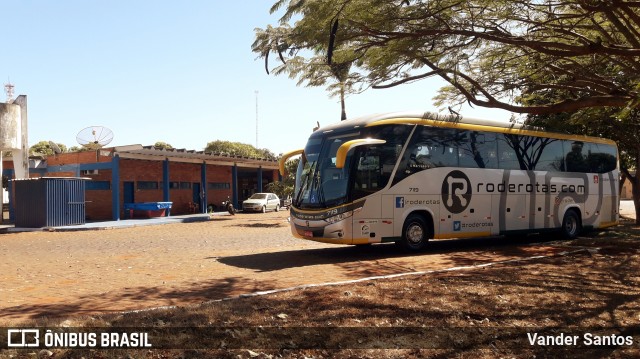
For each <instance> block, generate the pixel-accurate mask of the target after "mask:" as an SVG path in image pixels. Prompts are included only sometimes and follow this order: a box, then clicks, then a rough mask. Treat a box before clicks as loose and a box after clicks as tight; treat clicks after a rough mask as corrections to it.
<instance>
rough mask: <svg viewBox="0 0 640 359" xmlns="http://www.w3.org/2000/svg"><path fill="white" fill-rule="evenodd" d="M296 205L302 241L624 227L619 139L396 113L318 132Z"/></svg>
mask: <svg viewBox="0 0 640 359" xmlns="http://www.w3.org/2000/svg"><path fill="white" fill-rule="evenodd" d="M298 154H301V159H300V164H299V166H298V170H297V176H296V186H295V192H294V195H293V201H292V205H291V209H290V215H291V231H292V233H293V235H294V236H295V237H298V238H303V239H308V240H314V241H319V242H326V243H338V244H354V245H361V244H369V243H380V242H396V243H398V244H401V245H403V246H404V247H406V248H407V249H409V250H420V249H423V248H424V247H425V245H426V243H427V242H428V240H429V239H432V238H435V239H439V238H471V237H487V236H497V235H512V234H521V233H529V232H543V231H557V232H561V233H562V234H563V235H564V236H565V237H567V238H575V237H576V236H578V235H579V234H580V232H581V230H582V229H586V228H605V227H608V226H612V225H615V224H616V223H618V218H619V217H618V208H619V198H618V197H619V195H618V193H619V192H618V187H619V171H618V163H619V161H618V151H617V147H616V144H615V142H613V141H611V140H607V139H602V138H596V137H586V136H576V135H568V134H559V133H550V132H542V131H537V130H532V129H526V128H524V127H522V126H519V125H515V124H510V123H501V122H497V121H486V120H477V119H467V118H460V117H453V116H442V115H435V114H431V113H394V114H385V115H374V116H368V117H362V118H358V119H353V120H347V121H342V122H340V123H336V124H333V125H329V126H326V127H323V128H320V129H318V130H316V131H315V132H314V133H313V134H312V135H311V136H310V137H309V140H308V141H307V144H306V146H305V147H304V149H301V150H297V151H292V152H289V153H287V154H285V155H284V156H283V157H282V158H281V160H280V169H281V172H282V171H283V170H284V163H285V162H286V161H287V159H289V158H291V157H292V156H294V155H298Z"/></svg>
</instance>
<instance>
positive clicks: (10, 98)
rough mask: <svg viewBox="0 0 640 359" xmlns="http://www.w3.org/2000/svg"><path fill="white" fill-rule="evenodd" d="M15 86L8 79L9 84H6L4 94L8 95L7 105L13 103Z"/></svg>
mask: <svg viewBox="0 0 640 359" xmlns="http://www.w3.org/2000/svg"><path fill="white" fill-rule="evenodd" d="M14 87H15V86H13V84H11V80H10V79H9V78H7V83H6V84H4V92H5V93H6V94H7V103H12V102H13V89H14Z"/></svg>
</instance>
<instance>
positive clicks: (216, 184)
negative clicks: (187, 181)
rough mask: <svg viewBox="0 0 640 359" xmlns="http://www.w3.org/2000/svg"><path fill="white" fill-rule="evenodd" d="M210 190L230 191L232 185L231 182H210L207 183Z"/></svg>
mask: <svg viewBox="0 0 640 359" xmlns="http://www.w3.org/2000/svg"><path fill="white" fill-rule="evenodd" d="M207 188H208V189H229V188H231V185H230V184H229V182H209V183H207Z"/></svg>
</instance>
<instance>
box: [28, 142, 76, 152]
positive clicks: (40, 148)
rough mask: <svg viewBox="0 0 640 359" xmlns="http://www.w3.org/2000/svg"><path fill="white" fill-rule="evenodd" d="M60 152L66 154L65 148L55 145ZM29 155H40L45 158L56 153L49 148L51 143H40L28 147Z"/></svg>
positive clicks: (61, 145) (62, 145)
mask: <svg viewBox="0 0 640 359" xmlns="http://www.w3.org/2000/svg"><path fill="white" fill-rule="evenodd" d="M56 145H57V146H58V148H59V149H60V151H61V152H67V146H65V145H64V144H62V143H56ZM29 153H32V154H41V155H45V156H53V155H54V154H55V153H56V151H54V149H53V148H52V146H51V141H40V142H38V143H36V144H35V145H33V146H31V147H29Z"/></svg>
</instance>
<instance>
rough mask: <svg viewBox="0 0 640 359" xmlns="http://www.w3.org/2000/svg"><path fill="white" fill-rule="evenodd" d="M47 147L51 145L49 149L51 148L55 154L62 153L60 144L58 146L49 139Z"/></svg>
mask: <svg viewBox="0 0 640 359" xmlns="http://www.w3.org/2000/svg"><path fill="white" fill-rule="evenodd" d="M49 147H51V149H52V150H53V153H55V154H56V155H57V154H59V153H62V150H61V149H60V146H58V144H57V143H55V142H53V141H49Z"/></svg>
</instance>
